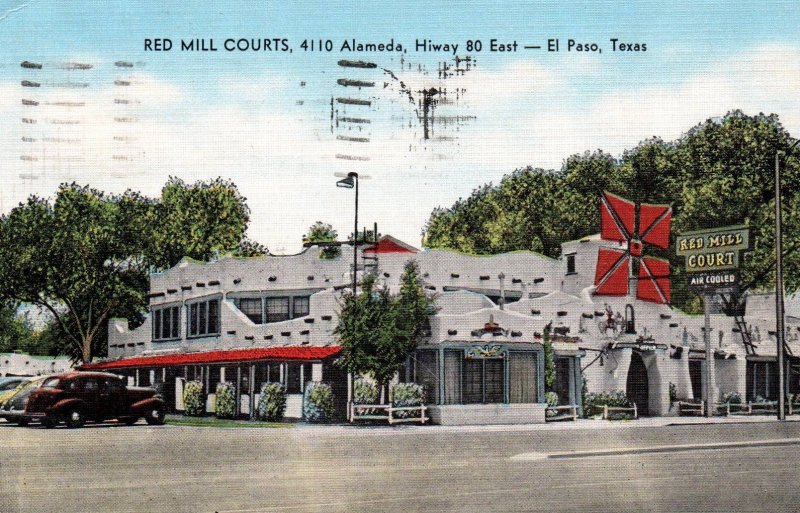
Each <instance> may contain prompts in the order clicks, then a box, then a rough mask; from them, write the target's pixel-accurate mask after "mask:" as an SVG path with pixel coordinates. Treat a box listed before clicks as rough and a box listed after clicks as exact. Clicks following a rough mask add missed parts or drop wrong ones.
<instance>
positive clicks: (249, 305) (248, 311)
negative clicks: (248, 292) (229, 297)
mask: <svg viewBox="0 0 800 513" xmlns="http://www.w3.org/2000/svg"><path fill="white" fill-rule="evenodd" d="M239 310H241V311H242V313H243V314H245V315H246V316H247V318H248V319H250V320H251V321H253V322H254V323H256V324H261V323H262V322H263V320H264V316H263V314H262V312H261V298H249V297H248V298H242V299H240V300H239Z"/></svg>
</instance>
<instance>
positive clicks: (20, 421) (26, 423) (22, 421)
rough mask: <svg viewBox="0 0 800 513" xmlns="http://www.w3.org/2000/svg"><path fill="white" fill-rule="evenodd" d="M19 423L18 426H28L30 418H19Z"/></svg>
mask: <svg viewBox="0 0 800 513" xmlns="http://www.w3.org/2000/svg"><path fill="white" fill-rule="evenodd" d="M17 425H18V426H22V427H25V426H27V425H28V419H19V420H17Z"/></svg>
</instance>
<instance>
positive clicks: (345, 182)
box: [336, 171, 358, 296]
mask: <svg viewBox="0 0 800 513" xmlns="http://www.w3.org/2000/svg"><path fill="white" fill-rule="evenodd" d="M336 187H342V188H344V189H355V190H356V214H355V223H354V224H353V295H354V296H355V295H356V286H357V285H358V282H357V279H356V273H357V271H358V173H356V172H355V171H350V172H349V173H347V176H346V177H344V178H342V179H341V180H339V181H338V182H336Z"/></svg>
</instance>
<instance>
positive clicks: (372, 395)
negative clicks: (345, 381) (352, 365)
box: [353, 378, 379, 404]
mask: <svg viewBox="0 0 800 513" xmlns="http://www.w3.org/2000/svg"><path fill="white" fill-rule="evenodd" d="M378 395H379V394H378V386H377V385H375V383H373V382H371V381H368V380H366V379H364V378H357V379H356V380H355V381H353V403H354V404H378Z"/></svg>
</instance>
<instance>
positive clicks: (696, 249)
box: [675, 226, 750, 293]
mask: <svg viewBox="0 0 800 513" xmlns="http://www.w3.org/2000/svg"><path fill="white" fill-rule="evenodd" d="M749 246H750V232H749V230H748V228H747V226H726V227H722V228H713V229H709V230H700V231H695V232H687V233H683V234H681V235H678V240H677V241H676V242H675V247H676V254H677V255H679V256H685V257H686V272H687V279H688V280H689V286H690V287H691V288H693V289H695V290H697V291H698V292H706V293H710V292H714V291H720V290H722V289H733V288H736V287H737V286H738V285H739V273H738V269H739V252H740V251H742V250H744V249H747V248H748V247H749Z"/></svg>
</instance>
